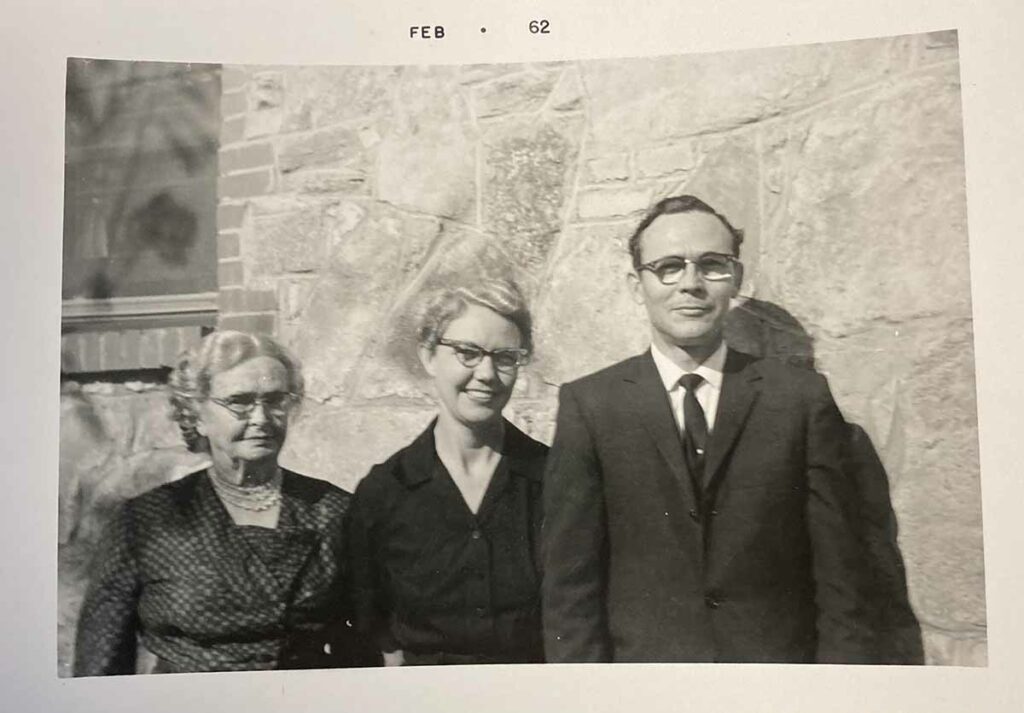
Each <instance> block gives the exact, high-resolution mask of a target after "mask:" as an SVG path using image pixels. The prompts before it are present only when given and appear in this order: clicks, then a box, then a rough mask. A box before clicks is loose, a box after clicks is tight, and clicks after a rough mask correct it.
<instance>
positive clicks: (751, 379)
mask: <svg viewBox="0 0 1024 713" xmlns="http://www.w3.org/2000/svg"><path fill="white" fill-rule="evenodd" d="M755 364H756V360H755V359H754V358H753V357H750V356H748V355H746V354H743V353H741V352H735V351H733V350H731V349H730V350H729V352H728V355H727V356H726V360H725V370H724V374H723V379H722V395H721V397H720V398H719V402H718V413H717V415H716V417H715V428H714V430H713V431H712V432H711V436H710V438H709V440H708V449H707V450H708V452H707V458H706V460H705V463H704V478H705V483H706V484H707V485H706V489H707V491H708V492H714V489H715V487H716V486H717V484H718V481H719V480H720V479H721V475H722V465H723V464H724V463H725V460H726V458H727V457H728V455H729V452H730V451H731V450H732V447H733V445H734V444H735V443H736V439H737V437H739V435H740V433H741V432H742V430H743V426H744V424H745V423H746V421H747V416H748V415H749V414H750V409H751V407H752V406H753V405H754V402H755V401H756V400H757V397H758V394H759V393H760V390H759V388H758V385H757V381H758V380H760V378H761V375H760V374H759V373H758V371H757V367H756V365H755Z"/></svg>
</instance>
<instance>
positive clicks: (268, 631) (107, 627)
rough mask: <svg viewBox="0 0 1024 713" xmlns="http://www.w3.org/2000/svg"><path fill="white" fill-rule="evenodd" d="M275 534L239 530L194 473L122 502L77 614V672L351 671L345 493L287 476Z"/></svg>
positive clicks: (204, 479) (357, 655) (354, 655)
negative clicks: (145, 660)
mask: <svg viewBox="0 0 1024 713" xmlns="http://www.w3.org/2000/svg"><path fill="white" fill-rule="evenodd" d="M281 496H282V501H281V514H280V519H279V523H278V527H277V528H276V529H268V528H260V527H245V526H241V527H240V526H236V525H235V524H234V522H233V521H232V520H231V516H230V515H229V514H228V512H227V510H226V509H225V508H224V506H223V505H222V503H221V502H220V499H219V497H218V496H217V494H216V492H215V491H214V490H213V486H212V485H211V484H210V481H209V476H208V474H207V473H206V472H205V471H204V472H199V473H193V474H192V475H189V476H186V477H185V478H183V479H181V480H178V481H175V482H172V483H168V484H166V485H163V486H160V487H158V488H155V489H153V490H150V491H149V492H146V493H143V494H142V495H140V496H139V497H137V498H133V499H132V500H129V501H128V502H126V503H125V504H124V505H123V506H122V507H121V509H120V510H119V511H118V512H117V514H116V515H115V516H114V518H113V520H112V521H111V522H110V524H109V526H108V528H107V531H106V534H105V537H104V540H103V541H102V542H101V543H100V549H99V551H98V560H97V561H96V563H95V570H94V576H93V579H92V582H91V584H90V586H89V589H88V591H87V593H86V597H85V601H84V603H83V605H82V609H81V612H80V615H79V621H78V635H77V640H76V647H75V674H76V675H78V676H95V675H107V674H119V673H135V670H136V642H137V638H138V639H141V643H142V645H143V646H144V647H145V648H146V649H148V650H149V651H150V652H152V653H153V654H156V656H157V658H158V662H157V666H156V670H157V671H158V672H176V671H232V670H256V669H271V668H293V667H301V668H306V667H328V666H344V665H358V664H359V663H360V662H361V661H362V658H361V657H362V656H363V654H364V653H365V650H359V649H358V642H357V641H355V640H354V637H353V636H352V635H351V634H350V633H348V632H349V629H348V627H347V626H346V624H345V617H346V615H347V608H348V607H347V603H346V592H345V584H344V570H343V567H342V563H343V559H342V546H343V528H344V523H343V516H344V515H345V511H346V510H347V508H348V502H349V498H350V496H349V494H348V493H346V492H344V491H343V490H340V489H339V488H336V487H335V486H333V485H331V484H330V483H327V482H324V481H321V480H314V479H312V478H307V477H304V476H301V475H298V474H296V473H292V472H290V471H287V470H286V471H283V480H282V483H281Z"/></svg>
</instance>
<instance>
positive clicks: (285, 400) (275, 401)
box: [209, 391, 298, 419]
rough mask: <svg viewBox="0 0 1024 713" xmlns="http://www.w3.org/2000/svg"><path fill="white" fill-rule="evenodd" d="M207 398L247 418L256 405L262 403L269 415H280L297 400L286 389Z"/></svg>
mask: <svg viewBox="0 0 1024 713" xmlns="http://www.w3.org/2000/svg"><path fill="white" fill-rule="evenodd" d="M209 400H210V401H212V402H213V403H215V404H217V405H218V406H222V407H224V408H226V409H227V410H228V411H230V412H231V413H233V414H234V415H235V417H237V418H240V419H241V418H249V416H251V415H252V412H253V411H255V410H256V406H257V405H260V404H262V405H263V408H264V410H265V411H266V413H267V414H269V415H270V416H276V417H281V416H284V415H285V414H287V413H288V412H289V411H290V410H291V409H292V407H294V406H295V404H296V403H297V402H298V398H297V397H296V396H295V394H292V393H289V392H287V391H269V392H267V393H265V394H253V393H248V394H234V395H232V396H228V397H227V398H224V399H215V398H213V397H212V396H210V397H209Z"/></svg>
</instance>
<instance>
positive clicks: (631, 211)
mask: <svg viewBox="0 0 1024 713" xmlns="http://www.w3.org/2000/svg"><path fill="white" fill-rule="evenodd" d="M654 195H655V194H654V189H653V188H651V187H650V186H640V187H637V186H632V185H629V186H623V187H621V188H620V187H615V188H594V189H591V190H587V191H583V192H581V193H580V194H579V197H578V198H577V204H576V212H577V217H579V218H580V220H608V219H613V218H623V217H626V216H636V217H639V214H641V213H643V212H644V211H646V210H647V209H648V208H650V207H651V204H652V203H654V202H655V198H654ZM637 222H639V221H637Z"/></svg>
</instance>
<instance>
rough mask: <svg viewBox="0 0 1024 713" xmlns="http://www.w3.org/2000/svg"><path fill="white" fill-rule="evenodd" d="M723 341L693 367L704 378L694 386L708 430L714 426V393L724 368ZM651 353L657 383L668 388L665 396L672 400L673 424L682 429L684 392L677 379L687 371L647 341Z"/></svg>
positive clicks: (694, 371)
mask: <svg viewBox="0 0 1024 713" xmlns="http://www.w3.org/2000/svg"><path fill="white" fill-rule="evenodd" d="M725 351H726V348H725V342H724V341H723V342H722V343H721V344H719V345H718V349H716V350H715V351H714V352H713V353H712V354H711V356H709V357H708V358H707V359H705V360H704V361H703V362H702V363H701V364H700V366H698V367H697V368H696V369H694V370H693V373H694V374H700V375H701V376H702V377H703V378H704V381H702V382H701V383H700V385H699V386H698V387H697V394H696V395H697V403H699V404H700V407H701V408H702V409H704V419H705V420H706V421H707V424H708V433H711V431H712V430H713V429H714V427H715V415H716V414H717V413H718V397H719V396H721V394H722V370H723V369H724V368H725ZM651 356H652V357H654V366H656V367H657V368H658V374H659V375H660V376H661V383H662V384H663V385H664V387H665V391H666V392H668V400H669V402H670V403H671V404H672V415H673V416H674V417H675V419H676V426H678V428H679V432H680V433H682V432H683V430H684V427H683V424H684V423H685V421H684V420H683V396H684V395H685V393H686V389H684V388H683V387H682V386H680V384H679V379H680V378H682V376H683V375H684V374H689V373H690V372H688V371H686V370H684V369H681V368H680V367H679V366H678V365H677V364H676V363H675V362H674V361H672V360H671V359H670V358H669V357H668V356H667V355H666V354H665V353H663V352H662V351H661V350H660V349H659V348H658V345H657V344H651Z"/></svg>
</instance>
